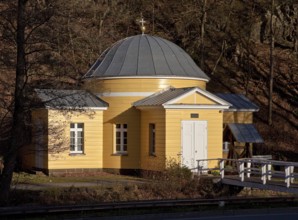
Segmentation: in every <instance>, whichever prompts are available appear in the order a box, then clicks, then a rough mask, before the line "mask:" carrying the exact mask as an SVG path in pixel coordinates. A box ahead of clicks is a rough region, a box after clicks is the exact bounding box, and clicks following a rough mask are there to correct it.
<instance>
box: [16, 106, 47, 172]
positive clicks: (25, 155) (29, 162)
mask: <svg viewBox="0 0 298 220" xmlns="http://www.w3.org/2000/svg"><path fill="white" fill-rule="evenodd" d="M31 119H32V120H31V123H32V131H31V132H32V140H31V144H30V145H27V146H25V147H23V148H21V150H20V154H19V156H20V158H21V163H22V167H23V168H24V169H29V170H30V169H33V168H36V167H37V168H40V169H47V167H48V163H47V158H48V155H47V147H48V136H47V132H48V131H47V127H48V110H47V109H34V110H32V113H31ZM36 154H39V155H40V156H42V158H41V161H42V163H41V164H39V166H38V165H37V164H36Z"/></svg>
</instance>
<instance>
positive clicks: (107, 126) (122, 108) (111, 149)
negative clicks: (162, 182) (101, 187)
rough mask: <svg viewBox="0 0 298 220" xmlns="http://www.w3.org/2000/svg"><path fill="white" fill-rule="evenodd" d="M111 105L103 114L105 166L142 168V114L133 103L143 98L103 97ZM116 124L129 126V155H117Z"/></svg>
mask: <svg viewBox="0 0 298 220" xmlns="http://www.w3.org/2000/svg"><path fill="white" fill-rule="evenodd" d="M101 98H102V99H103V100H105V101H106V102H108V103H109V108H108V110H107V111H105V112H104V114H103V118H104V119H103V123H104V125H103V132H104V136H103V158H104V161H103V166H104V168H115V169H120V168H123V169H139V168H140V159H139V156H140V112H139V110H137V109H135V108H134V107H132V105H131V103H133V102H135V101H137V100H139V99H141V98H142V97H101ZM115 124H127V125H128V129H127V135H128V138H127V140H128V146H127V147H128V149H127V155H119V154H115Z"/></svg>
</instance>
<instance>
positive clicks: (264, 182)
mask: <svg viewBox="0 0 298 220" xmlns="http://www.w3.org/2000/svg"><path fill="white" fill-rule="evenodd" d="M266 167H267V164H266V163H263V164H262V168H261V171H262V176H261V180H262V181H263V185H265V184H266V175H267V172H266Z"/></svg>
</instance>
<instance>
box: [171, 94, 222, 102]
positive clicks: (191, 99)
mask: <svg viewBox="0 0 298 220" xmlns="http://www.w3.org/2000/svg"><path fill="white" fill-rule="evenodd" d="M178 103H183V104H202V105H214V104H217V103H215V102H214V101H212V100H211V99H209V98H207V97H205V96H203V95H201V94H198V93H196V92H195V93H193V94H190V95H188V96H186V97H184V98H181V99H180V100H178V101H177V102H176V103H175V104H178Z"/></svg>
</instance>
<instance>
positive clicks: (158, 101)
mask: <svg viewBox="0 0 298 220" xmlns="http://www.w3.org/2000/svg"><path fill="white" fill-rule="evenodd" d="M195 92H197V93H199V94H201V95H203V96H205V97H207V98H209V99H211V100H213V101H214V102H215V103H217V104H214V105H200V104H192V105H183V103H182V104H175V102H177V101H179V99H181V98H183V97H185V96H187V95H190V94H192V93H195ZM133 106H135V107H140V106H164V107H165V108H171V106H172V107H178V106H180V107H181V108H182V107H183V106H189V107H191V106H193V107H195V106H196V107H197V108H199V107H205V108H211V106H213V107H215V106H216V107H219V106H221V108H228V107H229V106H230V103H228V102H226V101H224V100H223V99H221V98H219V97H217V96H215V95H213V94H212V93H210V92H208V91H206V90H203V89H200V88H198V87H187V88H169V89H167V90H164V91H161V92H157V93H154V94H153V95H151V96H148V97H146V98H144V99H141V100H139V101H137V102H134V103H133Z"/></svg>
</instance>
